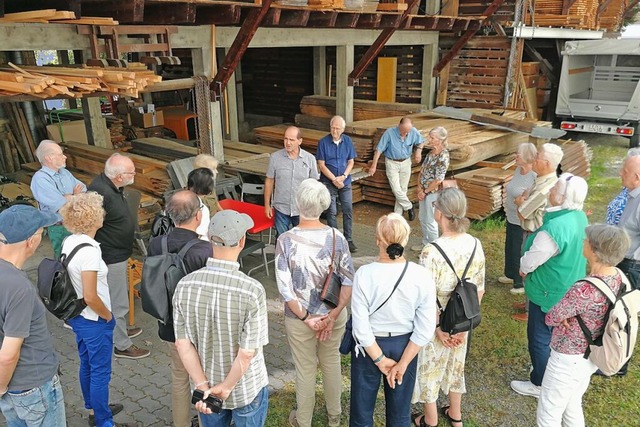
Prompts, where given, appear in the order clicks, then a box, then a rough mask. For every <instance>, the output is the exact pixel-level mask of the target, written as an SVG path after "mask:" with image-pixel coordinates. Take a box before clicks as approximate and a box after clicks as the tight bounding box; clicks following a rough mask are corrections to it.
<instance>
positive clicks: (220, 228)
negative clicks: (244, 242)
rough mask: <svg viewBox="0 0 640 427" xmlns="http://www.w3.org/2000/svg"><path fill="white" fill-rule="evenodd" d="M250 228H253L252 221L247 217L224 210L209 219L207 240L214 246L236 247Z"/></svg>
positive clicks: (230, 210)
mask: <svg viewBox="0 0 640 427" xmlns="http://www.w3.org/2000/svg"><path fill="white" fill-rule="evenodd" d="M251 227H253V220H252V219H251V217H250V216H249V215H247V214H244V213H240V212H236V211H234V210H232V209H225V210H223V211H220V212H218V213H216V214H215V215H214V216H213V218H211V224H209V239H211V242H212V243H214V244H218V245H222V246H237V245H238V242H240V239H242V238H243V237H244V235H245V234H246V232H247V230H248V229H250V228H251Z"/></svg>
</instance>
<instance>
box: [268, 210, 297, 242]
mask: <svg viewBox="0 0 640 427" xmlns="http://www.w3.org/2000/svg"><path fill="white" fill-rule="evenodd" d="M273 211H274V212H275V218H274V221H275V225H276V239H277V238H278V236H280V235H281V234H283V233H285V232H287V231H288V230H289V227H296V226H297V225H298V224H299V223H300V215H296V216H289V215H285V214H283V213H282V212H280V211H279V210H278V209H274V210H273Z"/></svg>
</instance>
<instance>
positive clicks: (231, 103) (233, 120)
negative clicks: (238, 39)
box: [224, 49, 240, 141]
mask: <svg viewBox="0 0 640 427" xmlns="http://www.w3.org/2000/svg"><path fill="white" fill-rule="evenodd" d="M224 52H225V55H226V54H228V53H229V49H225V50H224ZM225 91H226V100H225V107H226V110H227V111H226V114H227V116H228V117H225V121H227V119H228V125H229V129H227V132H228V134H229V139H230V140H231V141H239V140H240V138H239V137H238V93H237V90H236V72H235V71H234V72H233V74H232V75H231V78H230V79H229V82H228V83H227V88H226V89H225Z"/></svg>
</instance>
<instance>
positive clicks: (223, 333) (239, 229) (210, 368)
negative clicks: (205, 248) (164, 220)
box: [173, 209, 269, 427]
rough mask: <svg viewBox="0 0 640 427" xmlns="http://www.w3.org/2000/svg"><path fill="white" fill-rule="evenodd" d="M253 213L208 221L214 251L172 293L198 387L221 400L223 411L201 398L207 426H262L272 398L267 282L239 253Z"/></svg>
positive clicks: (224, 214)
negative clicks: (249, 270)
mask: <svg viewBox="0 0 640 427" xmlns="http://www.w3.org/2000/svg"><path fill="white" fill-rule="evenodd" d="M251 227H253V220H252V219H251V218H250V217H249V216H248V215H246V214H241V213H238V212H236V211H234V210H230V209H227V210H223V211H220V212H218V213H216V214H215V215H214V216H213V218H212V219H211V224H210V225H209V240H210V241H211V244H212V245H213V257H212V258H209V259H208V260H207V265H206V266H205V267H204V268H202V269H200V270H197V271H194V272H192V273H190V274H188V275H186V276H185V277H184V278H183V279H182V280H180V283H178V286H177V287H176V291H175V293H174V297H173V318H174V322H173V323H174V329H175V336H176V347H177V348H178V353H179V355H180V359H181V360H182V363H183V364H184V366H185V368H186V369H187V371H188V372H189V377H190V378H191V381H192V382H193V384H194V388H196V389H198V390H201V391H202V392H203V393H204V399H206V398H207V397H208V396H209V395H211V396H214V397H217V398H219V399H220V400H222V407H221V409H220V410H219V412H213V411H212V410H211V409H210V407H209V406H207V405H206V404H205V402H202V401H200V402H198V403H196V409H197V410H198V411H200V413H201V414H200V423H201V424H200V425H201V426H203V427H209V426H214V425H215V426H222V425H224V426H229V425H230V424H231V421H232V420H233V421H234V423H235V425H242V426H248V427H253V426H255V427H258V426H260V427H261V426H263V425H264V423H265V420H266V416H267V405H268V401H269V391H268V387H267V386H268V383H269V378H268V376H267V368H266V366H265V363H264V354H263V352H262V347H263V346H265V345H267V344H268V343H269V333H268V330H269V326H268V321H267V301H266V296H265V291H264V288H263V287H262V285H261V284H260V282H258V281H257V280H255V279H252V278H251V277H249V276H247V275H246V274H244V273H243V272H241V271H240V264H238V256H239V255H240V252H241V251H242V249H243V248H244V245H245V240H246V232H247V230H249V229H250V228H251Z"/></svg>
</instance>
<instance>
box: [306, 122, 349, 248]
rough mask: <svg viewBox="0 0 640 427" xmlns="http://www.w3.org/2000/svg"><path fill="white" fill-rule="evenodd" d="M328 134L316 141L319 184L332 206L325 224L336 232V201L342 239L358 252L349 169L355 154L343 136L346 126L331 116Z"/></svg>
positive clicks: (347, 139)
mask: <svg viewBox="0 0 640 427" xmlns="http://www.w3.org/2000/svg"><path fill="white" fill-rule="evenodd" d="M329 126H330V129H331V133H330V134H329V135H327V136H325V137H324V138H322V139H321V140H320V141H318V152H317V153H316V158H317V159H318V167H319V168H320V172H321V173H322V175H320V181H321V182H322V183H323V184H324V185H325V186H326V187H327V189H328V190H329V194H330V195H331V205H330V206H329V210H328V211H327V223H328V224H329V225H330V226H331V227H334V228H338V221H337V220H336V215H337V213H338V199H339V200H340V205H341V206H342V227H343V232H344V237H346V239H347V242H349V251H351V253H354V252H356V251H357V250H358V248H357V247H356V245H355V244H354V243H353V236H352V223H353V194H352V192H351V176H350V175H349V174H350V173H351V169H352V168H353V164H354V162H355V158H356V150H355V148H354V146H353V141H352V140H351V138H350V137H349V135H345V134H344V133H343V132H344V128H345V126H346V123H345V121H344V119H343V118H342V117H340V116H334V117H333V118H332V119H331V122H329Z"/></svg>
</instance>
